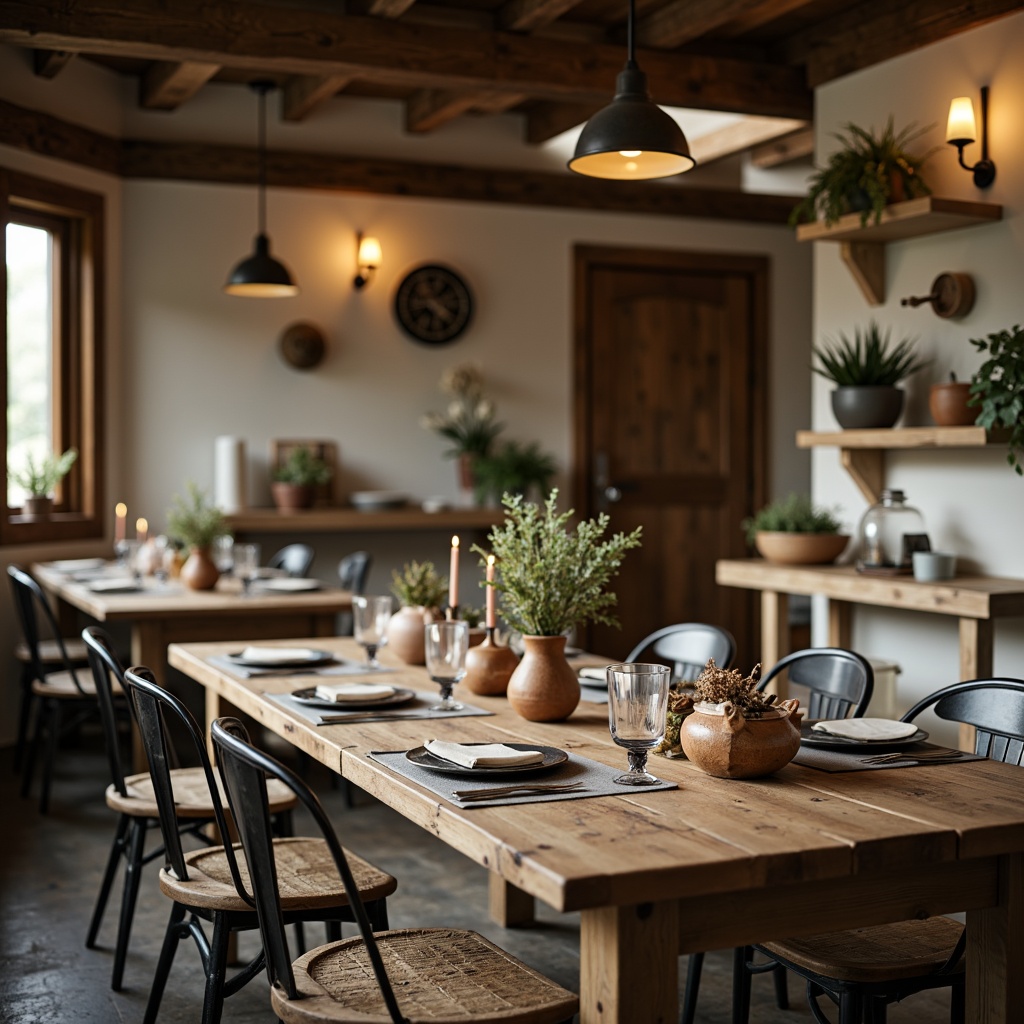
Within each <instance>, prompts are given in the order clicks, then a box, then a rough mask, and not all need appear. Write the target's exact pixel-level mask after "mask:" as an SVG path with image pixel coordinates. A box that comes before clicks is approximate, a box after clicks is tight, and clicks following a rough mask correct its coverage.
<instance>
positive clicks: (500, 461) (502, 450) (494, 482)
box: [474, 441, 555, 504]
mask: <svg viewBox="0 0 1024 1024" xmlns="http://www.w3.org/2000/svg"><path fill="white" fill-rule="evenodd" d="M554 475H555V460H554V459H553V458H552V457H551V456H550V455H548V454H547V453H546V452H543V451H541V449H540V445H538V444H537V443H536V442H531V443H530V444H521V443H520V442H519V441H506V442H504V444H502V445H500V446H499V447H497V448H496V449H494V450H492V451H491V453H490V454H489V455H484V456H482V457H481V458H479V459H477V461H476V465H475V472H474V477H475V479H474V490H475V493H476V500H477V502H478V503H480V504H486V503H488V502H489V501H494V502H497V501H500V500H501V497H502V495H503V494H521V495H523V496H524V497H526V496H527V495H528V494H529V493H530V491H531V490H534V489H535V490H536V491H537V492H538V493H539V494H547V493H548V491H549V490H550V489H551V478H552V477H553V476H554Z"/></svg>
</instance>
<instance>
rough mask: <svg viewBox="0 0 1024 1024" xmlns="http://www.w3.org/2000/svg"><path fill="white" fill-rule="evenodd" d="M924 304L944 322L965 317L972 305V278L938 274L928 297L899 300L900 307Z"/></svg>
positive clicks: (962, 275) (966, 275) (968, 275)
mask: <svg viewBox="0 0 1024 1024" xmlns="http://www.w3.org/2000/svg"><path fill="white" fill-rule="evenodd" d="M926 302H928V303H931V307H932V309H933V310H935V314H936V316H941V317H942V318H943V319H944V320H948V319H951V318H953V317H958V316H966V315H967V314H968V313H969V312H970V311H971V307H972V306H973V305H974V278H973V277H971V275H970V274H939V276H938V277H937V278H935V280H934V281H932V291H931V294H930V295H921V296H914V297H911V298H908V299H900V305H901V306H923V305H924V304H925V303H926Z"/></svg>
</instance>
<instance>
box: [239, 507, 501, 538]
mask: <svg viewBox="0 0 1024 1024" xmlns="http://www.w3.org/2000/svg"><path fill="white" fill-rule="evenodd" d="M224 518H225V520H226V521H227V524H228V526H229V527H230V528H231V531H232V532H233V533H234V534H236V535H238V534H249V533H361V532H363V531H366V532H371V533H377V532H395V531H399V530H445V531H450V530H481V531H486V530H489V529H490V528H491V527H492V526H494V524H495V523H500V522H501V521H502V520H503V519H504V518H505V513H504V510H503V509H500V508H456V509H445V510H444V511H442V512H423V511H422V510H421V509H419V508H415V507H413V506H409V507H407V508H400V509H389V510H387V511H383V512H360V511H359V510H357V509H352V508H310V509H302V510H301V511H298V512H278V511H277V509H273V508H250V509H246V510H245V511H243V512H233V513H231V514H230V515H227V516H225V517H224Z"/></svg>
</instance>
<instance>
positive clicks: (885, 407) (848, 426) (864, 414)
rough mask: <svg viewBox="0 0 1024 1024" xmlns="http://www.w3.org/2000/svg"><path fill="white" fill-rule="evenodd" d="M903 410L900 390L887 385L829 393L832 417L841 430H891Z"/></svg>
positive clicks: (861, 386)
mask: <svg viewBox="0 0 1024 1024" xmlns="http://www.w3.org/2000/svg"><path fill="white" fill-rule="evenodd" d="M902 411H903V391H902V389H900V388H898V387H896V386H895V385H889V384H879V385H874V384H855V385H847V386H843V387H838V388H836V389H835V390H834V391H833V392H832V414H833V415H834V416H835V418H836V422H837V423H838V424H839V426H841V427H842V428H843V429H844V430H864V429H869V428H871V427H891V426H892V425H893V424H894V423H895V422H896V421H897V420H898V419H899V418H900V413H901V412H902Z"/></svg>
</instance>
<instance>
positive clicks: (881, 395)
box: [811, 320, 927, 430]
mask: <svg viewBox="0 0 1024 1024" xmlns="http://www.w3.org/2000/svg"><path fill="white" fill-rule="evenodd" d="M891 334H892V332H891V330H887V331H885V332H884V333H883V332H882V330H881V328H880V327H879V326H878V324H877V323H875V321H874V320H872V321H871V323H870V324H868V326H867V327H866V328H865V329H864V330H863V331H861V329H860V328H859V327H858V328H856V329H855V331H854V337H853V340H852V341H851V340H850V339H849V338H848V337H847V336H846V335H845V334H843V333H840V334H839V339H838V341H832V340H831V339H826V340H827V345H825V346H824V347H822V348H815V349H814V350H813V353H814V355H815V356H816V357H817V359H818V361H819V363H820V364H821V365H820V366H812V367H811V369H813V370H814V372H815V373H817V374H819V375H821V376H822V377H824V378H825V379H826V380H830V381H832V382H833V383H834V384H835V385H836V388H835V390H834V391H833V392H832V412H833V414H834V415H835V418H836V420H837V421H838V423H839V425H840V426H841V427H842V428H843V429H844V430H859V429H863V428H869V427H891V426H892V425H893V424H894V423H895V422H896V421H897V420H898V419H899V417H900V413H901V412H902V411H903V391H902V390H901V389H900V388H898V387H896V385H897V384H898V383H899V382H900V381H901V380H903V379H904V378H905V377H909V376H910V374H912V373H915V372H916V371H917V370H920V369H921V368H922V367H923V366H926V365H927V360H924V359H920V358H919V357H918V356H916V355H915V354H914V352H913V351H912V347H913V345H914V342H915V340H916V339H914V338H901V339H900V340H899V341H898V342H897V343H896V344H895V345H894V344H892V342H891Z"/></svg>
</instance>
